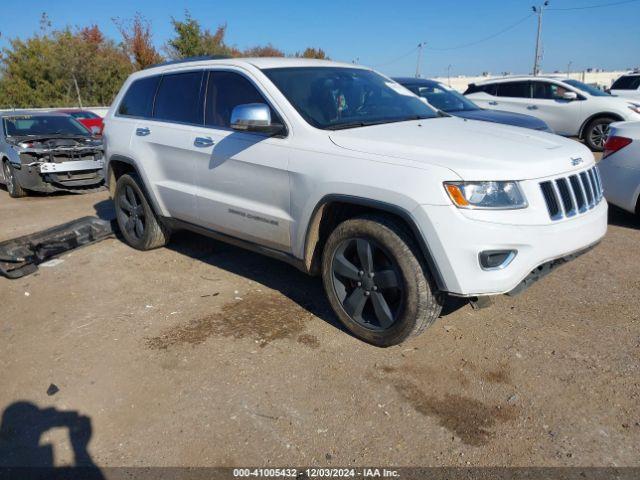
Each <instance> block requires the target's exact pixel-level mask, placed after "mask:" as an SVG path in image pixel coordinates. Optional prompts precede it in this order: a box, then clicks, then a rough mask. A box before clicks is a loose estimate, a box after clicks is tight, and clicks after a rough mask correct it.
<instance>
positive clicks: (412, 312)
mask: <svg viewBox="0 0 640 480" xmlns="http://www.w3.org/2000/svg"><path fill="white" fill-rule="evenodd" d="M322 277H323V282H324V288H325V291H326V293H327V297H328V299H329V303H330V304H331V306H332V307H333V310H334V311H335V312H336V314H337V315H338V317H339V318H340V320H341V321H342V323H343V324H344V325H345V326H346V327H347V328H348V329H349V331H351V333H353V334H354V335H355V336H356V337H358V338H360V339H362V340H364V341H365V342H368V343H371V344H373V345H376V346H379V347H388V346H391V345H397V344H399V343H401V342H403V341H405V340H406V339H408V338H409V337H412V336H415V335H419V334H420V333H422V331H423V330H424V329H425V328H426V327H428V326H429V325H431V324H432V323H433V322H434V321H435V320H436V319H437V318H438V316H439V315H440V311H441V310H442V301H443V296H442V294H441V293H440V292H438V291H437V289H436V287H435V285H434V284H433V281H432V279H431V276H430V274H429V272H428V271H427V269H426V267H425V265H424V262H422V261H421V256H420V253H419V252H418V250H417V247H416V244H415V242H414V240H413V237H412V236H411V235H410V234H409V233H408V232H407V231H406V230H405V228H404V227H403V225H402V224H400V223H399V222H397V221H395V220H394V219H393V218H390V217H387V216H385V215H367V216H362V217H358V218H353V219H350V220H346V221H344V222H342V223H341V224H340V225H338V226H337V227H336V229H335V230H334V231H333V232H332V233H331V235H330V236H329V239H328V240H327V243H326V245H325V247H324V252H323V258H322Z"/></svg>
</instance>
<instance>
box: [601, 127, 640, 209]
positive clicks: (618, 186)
mask: <svg viewBox="0 0 640 480" xmlns="http://www.w3.org/2000/svg"><path fill="white" fill-rule="evenodd" d="M611 137H624V138H628V139H630V140H631V143H629V144H628V145H626V146H625V147H623V148H621V149H620V150H617V151H616V152H615V153H612V154H611V155H608V156H606V157H605V158H603V159H602V160H601V161H600V164H599V168H600V172H601V176H602V183H603V186H604V191H605V196H606V198H607V201H609V202H610V203H612V204H614V205H616V206H618V207H620V208H623V209H624V210H627V211H629V212H631V213H639V214H640V211H639V210H638V208H639V207H640V205H639V204H638V199H639V198H640V122H621V123H613V124H611V133H610V138H611Z"/></svg>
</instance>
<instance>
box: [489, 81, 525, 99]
mask: <svg viewBox="0 0 640 480" xmlns="http://www.w3.org/2000/svg"><path fill="white" fill-rule="evenodd" d="M497 86H498V96H499V97H511V98H531V83H529V82H505V83H498V84H497Z"/></svg>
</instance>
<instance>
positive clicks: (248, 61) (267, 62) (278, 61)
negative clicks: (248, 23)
mask: <svg viewBox="0 0 640 480" xmlns="http://www.w3.org/2000/svg"><path fill="white" fill-rule="evenodd" d="M185 65H188V66H194V67H202V66H215V65H231V66H233V65H237V66H242V65H252V66H254V67H256V68H259V69H261V70H262V69H267V68H294V67H341V68H361V69H365V68H367V67H363V66H360V65H354V64H352V63H342V62H334V61H332V60H319V59H315V58H287V57H256V58H250V57H247V58H245V57H241V58H216V59H209V58H204V59H201V58H191V59H189V58H187V59H184V60H182V61H175V62H168V63H165V64H160V65H155V66H153V67H149V68H147V69H145V70H142V72H150V71H158V70H159V71H165V70H171V69H174V68H179V67H184V66H185Z"/></svg>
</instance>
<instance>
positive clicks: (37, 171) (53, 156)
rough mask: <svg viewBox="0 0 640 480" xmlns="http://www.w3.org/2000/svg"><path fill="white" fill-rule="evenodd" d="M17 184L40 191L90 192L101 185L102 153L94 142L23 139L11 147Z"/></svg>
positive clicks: (99, 143) (99, 142)
mask: <svg viewBox="0 0 640 480" xmlns="http://www.w3.org/2000/svg"><path fill="white" fill-rule="evenodd" d="M13 148H14V149H15V150H16V152H17V154H18V158H19V160H20V163H19V164H18V165H15V164H14V168H15V172H16V176H17V177H18V180H19V181H20V185H22V187H23V188H25V189H28V190H35V191H41V192H54V191H83V190H92V189H95V188H96V187H99V186H101V185H102V184H103V183H104V173H103V166H104V151H103V145H102V142H101V141H100V140H96V139H65V138H56V139H47V140H34V141H31V140H25V141H22V142H19V143H17V144H15V145H14V147H13Z"/></svg>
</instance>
